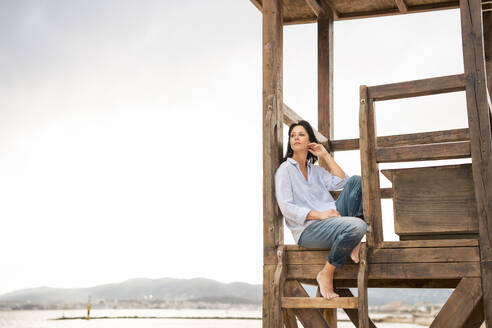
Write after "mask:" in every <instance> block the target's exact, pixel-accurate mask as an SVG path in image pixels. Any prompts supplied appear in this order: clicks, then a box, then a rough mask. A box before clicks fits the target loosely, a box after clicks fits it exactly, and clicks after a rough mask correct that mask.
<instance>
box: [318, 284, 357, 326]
mask: <svg viewBox="0 0 492 328" xmlns="http://www.w3.org/2000/svg"><path fill="white" fill-rule="evenodd" d="M316 283H317V282H316ZM340 296H341V295H340ZM316 297H322V295H321V290H320V289H319V285H318V287H317V288H316ZM352 297H353V295H352ZM322 314H323V318H325V321H326V323H328V326H330V328H337V327H338V320H337V309H336V308H334V309H323V310H322Z"/></svg>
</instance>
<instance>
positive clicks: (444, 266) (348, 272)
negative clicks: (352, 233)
mask: <svg viewBox="0 0 492 328" xmlns="http://www.w3.org/2000/svg"><path fill="white" fill-rule="evenodd" d="M322 268H323V265H299V264H292V265H287V279H315V278H316V274H317V273H318V272H319V271H320V270H321V269H322ZM357 271H358V265H354V264H346V265H345V266H344V267H343V268H339V269H337V270H336V271H335V280H337V279H357ZM462 277H480V263H479V262H463V263H374V264H370V265H369V273H368V279H369V280H371V279H395V280H397V279H460V278H462ZM335 285H336V282H335Z"/></svg>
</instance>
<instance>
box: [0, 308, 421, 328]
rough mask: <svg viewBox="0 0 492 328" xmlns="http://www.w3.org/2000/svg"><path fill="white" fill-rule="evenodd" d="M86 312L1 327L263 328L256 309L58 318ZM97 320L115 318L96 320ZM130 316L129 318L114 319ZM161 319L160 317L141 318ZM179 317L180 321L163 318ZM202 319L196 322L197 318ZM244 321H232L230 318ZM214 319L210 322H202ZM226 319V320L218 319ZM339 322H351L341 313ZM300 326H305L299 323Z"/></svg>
mask: <svg viewBox="0 0 492 328" xmlns="http://www.w3.org/2000/svg"><path fill="white" fill-rule="evenodd" d="M85 315H86V311H85V310H35V311H0V328H3V327H5V328H261V323H262V322H261V311H254V310H205V309H204V310H185V309H183V310H168V309H156V310H152V309H149V310H147V309H135V310H131V309H124V310H123V309H114V310H111V309H109V310H106V309H104V310H98V309H93V310H92V311H91V316H92V317H94V319H90V320H86V319H68V320H67V319H65V320H56V319H58V318H62V317H64V318H70V317H72V318H73V317H84V316H85ZM95 317H113V318H108V319H96V318H95ZM114 317H127V318H120V319H117V318H114ZM141 317H161V318H152V319H149V318H141ZM162 317H179V318H173V319H169V318H162ZM197 317H198V318H200V319H196V318H197ZM238 317H239V318H241V319H230V318H238ZM203 318H211V319H203ZM218 318H227V319H218ZM338 318H339V320H348V318H347V317H346V316H345V314H344V313H339V315H338ZM298 325H299V327H302V325H301V324H300V323H298ZM338 326H339V328H348V327H354V325H353V324H352V323H351V322H348V321H341V322H339V324H338ZM377 326H378V327H379V328H421V327H423V326H419V325H414V324H407V323H382V322H378V323H377Z"/></svg>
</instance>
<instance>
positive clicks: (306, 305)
mask: <svg viewBox="0 0 492 328" xmlns="http://www.w3.org/2000/svg"><path fill="white" fill-rule="evenodd" d="M282 307H283V308H288V309H338V308H348V309H356V308H357V297H336V298H332V299H330V300H327V299H326V298H324V297H282Z"/></svg>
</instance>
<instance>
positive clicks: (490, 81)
mask: <svg viewBox="0 0 492 328" xmlns="http://www.w3.org/2000/svg"><path fill="white" fill-rule="evenodd" d="M482 21H483V41H484V50H485V72H486V73H487V87H488V91H489V97H492V11H486V12H482Z"/></svg>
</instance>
